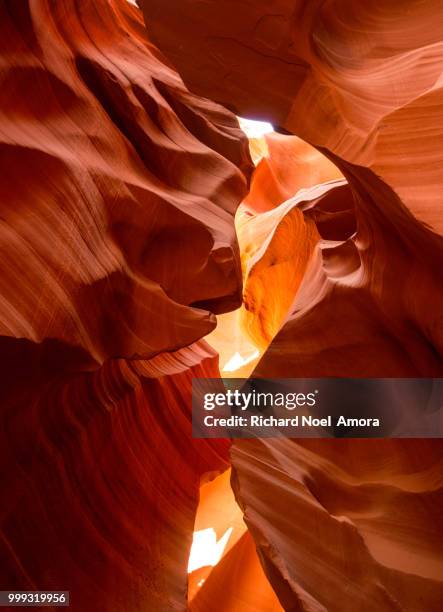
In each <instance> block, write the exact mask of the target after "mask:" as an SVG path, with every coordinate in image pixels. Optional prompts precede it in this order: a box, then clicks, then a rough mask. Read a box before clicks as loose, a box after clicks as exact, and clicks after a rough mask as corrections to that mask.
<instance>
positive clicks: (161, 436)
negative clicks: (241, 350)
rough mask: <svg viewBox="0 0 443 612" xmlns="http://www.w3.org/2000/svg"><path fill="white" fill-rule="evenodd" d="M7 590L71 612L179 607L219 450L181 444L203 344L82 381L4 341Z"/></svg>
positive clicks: (68, 367)
mask: <svg viewBox="0 0 443 612" xmlns="http://www.w3.org/2000/svg"><path fill="white" fill-rule="evenodd" d="M0 350H1V358H2V364H3V371H2V380H1V385H0V399H1V407H2V427H1V429H0V448H1V456H2V489H3V490H4V492H5V495H4V500H3V504H2V509H1V515H0V516H1V532H0V533H1V538H0V567H1V576H0V585H1V588H2V589H3V590H5V589H6V590H20V591H29V590H31V591H33V590H43V591H51V590H64V591H70V593H71V608H72V609H73V610H75V611H78V612H94V611H96V610H97V609H100V610H103V611H109V612H110V611H113V612H114V611H125V612H127V611H128V610H131V612H132V611H140V612H141V611H142V610H146V609H149V610H153V611H158V612H160V611H164V610H185V609H186V593H187V582H186V568H187V563H188V556H189V548H190V545H191V540H192V531H193V524H194V514H195V510H196V505H197V499H198V489H199V485H200V479H201V477H202V476H203V474H205V473H207V472H216V471H220V470H224V469H226V467H227V460H228V454H227V451H228V442H227V441H225V440H219V441H206V440H201V441H197V440H193V439H192V438H191V409H190V405H191V382H192V377H194V376H196V377H207V376H213V377H214V376H217V375H218V367H217V361H218V359H217V355H216V353H215V352H214V351H213V350H212V349H210V347H209V346H208V345H207V344H206V343H205V342H204V341H201V342H200V343H196V344H194V345H192V346H190V347H187V348H184V349H181V350H180V351H178V352H176V353H168V354H162V355H158V356H157V357H154V358H153V359H152V360H149V361H143V360H138V361H136V360H133V361H126V360H111V361H107V362H106V363H105V364H104V365H103V366H102V367H101V368H100V369H99V370H95V371H93V372H78V368H79V366H80V365H81V363H82V358H83V357H84V355H83V353H82V352H81V351H78V350H73V349H72V348H70V347H67V346H66V345H63V344H62V343H60V342H58V341H54V340H47V341H44V342H43V343H41V344H35V343H33V342H30V341H29V340H19V339H12V338H2V340H1V343H0Z"/></svg>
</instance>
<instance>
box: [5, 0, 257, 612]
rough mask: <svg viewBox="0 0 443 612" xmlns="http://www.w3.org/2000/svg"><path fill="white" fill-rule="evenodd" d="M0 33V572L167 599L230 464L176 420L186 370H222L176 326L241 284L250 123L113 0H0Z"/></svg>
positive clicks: (234, 295) (113, 601)
mask: <svg viewBox="0 0 443 612" xmlns="http://www.w3.org/2000/svg"><path fill="white" fill-rule="evenodd" d="M0 31H1V36H0V49H1V69H0V80H1V92H2V93H1V97H0V157H1V162H0V168H1V171H0V196H1V197H0V207H1V227H0V251H1V260H2V275H1V289H0V294H1V302H0V334H1V339H0V341H1V364H2V375H1V379H0V395H1V428H0V454H1V465H2V467H1V475H2V480H1V482H2V492H3V503H2V508H1V511H0V588H1V589H9V590H10V589H18V590H38V589H40V590H51V589H57V590H69V591H70V592H71V609H73V610H75V611H78V612H89V611H90V612H96V611H97V610H103V611H109V612H110V611H112V612H116V611H119V610H121V611H126V612H128V611H130V612H133V611H136V610H140V611H141V610H153V611H164V610H184V609H185V608H186V592H187V577H186V568H187V562H188V556H189V548H190V545H191V540H192V531H193V523H194V514H195V510H196V505H197V500H198V490H199V484H200V478H201V477H202V476H203V475H204V474H206V473H207V472H217V471H220V470H224V469H225V468H226V467H227V465H228V464H227V459H228V457H227V447H228V445H227V442H226V441H212V442H202V443H199V442H198V441H195V440H192V439H191V424H190V394H191V380H192V377H193V376H218V374H219V371H218V357H217V355H216V353H215V352H214V351H213V350H212V349H210V347H209V346H208V345H207V344H205V343H204V342H203V341H201V342H197V343H195V342H194V341H196V340H198V339H199V338H201V337H202V336H204V335H205V334H207V333H208V332H209V331H210V330H211V329H213V328H214V326H215V316H214V313H216V312H223V311H225V310H229V309H232V308H233V307H235V306H236V305H238V304H239V303H240V301H241V269H240V259H239V253H238V246H237V240H236V236H235V230H234V213H235V210H236V207H237V205H238V203H239V202H240V200H241V199H242V197H243V196H244V195H245V193H246V187H247V178H248V174H249V171H250V167H251V166H252V164H251V161H250V158H249V153H248V147H247V140H246V138H245V136H244V134H243V132H241V130H240V129H239V126H238V122H237V120H236V118H235V117H234V116H233V115H232V113H230V112H228V111H226V110H225V109H223V108H222V107H220V106H218V105H217V104H215V103H213V102H210V101H208V100H205V99H202V98H200V97H198V96H195V95H193V94H190V93H189V92H188V91H187V90H186V88H185V87H184V85H183V83H182V81H181V79H180V77H179V76H178V75H177V73H176V72H175V71H174V70H173V69H172V68H171V67H170V66H169V65H168V62H167V61H166V60H165V59H164V58H162V56H161V54H160V53H159V52H158V51H157V49H156V48H155V47H153V46H152V44H151V43H150V42H149V40H148V38H147V36H146V30H145V28H144V24H143V19H142V16H141V13H140V11H139V10H138V9H136V8H135V7H134V6H132V5H130V4H129V3H127V2H126V1H125V0H110V1H106V0H98V1H94V2H92V1H88V0H81V1H76V0H61V1H60V2H59V1H57V2H52V1H50V0H36V1H31V2H29V3H27V2H3V3H1V5H0ZM176 349H179V350H176ZM140 357H143V358H144V359H140ZM123 358H124V359H123Z"/></svg>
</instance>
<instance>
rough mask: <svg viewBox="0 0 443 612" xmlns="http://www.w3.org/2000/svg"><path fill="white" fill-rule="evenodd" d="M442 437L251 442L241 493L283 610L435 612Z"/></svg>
mask: <svg viewBox="0 0 443 612" xmlns="http://www.w3.org/2000/svg"><path fill="white" fill-rule="evenodd" d="M442 447H443V445H442V444H441V441H440V440H358V441H356V440H310V441H303V442H296V441H294V440H288V439H280V440H272V441H271V440H248V441H246V440H243V441H241V442H238V443H236V444H235V445H234V448H233V450H232V453H231V458H232V463H233V466H234V468H235V474H234V482H233V487H234V491H235V493H236V496H237V499H238V500H239V503H240V504H241V506H242V508H243V510H244V515H245V520H246V522H247V524H248V527H249V529H250V531H251V533H252V535H253V536H254V539H255V541H256V544H257V549H258V552H259V555H260V557H261V558H262V561H263V565H264V567H265V570H266V572H267V574H268V577H269V578H270V580H271V582H272V584H273V586H274V588H275V590H276V593H277V595H278V597H279V599H280V602H281V603H282V605H283V606H284V608H285V610H303V611H309V612H320V611H321V612H326V611H327V612H343V611H344V610H346V611H348V610H349V611H351V610H361V611H362V612H363V611H364V612H379V611H380V610H389V611H391V610H405V611H406V610H407V611H408V612H412V611H414V612H418V611H423V612H424V611H425V610H426V611H428V610H432V611H437V610H439V608H440V605H441V594H442V584H441V577H442V570H443V560H442V556H441V549H440V546H439V544H438V542H439V541H440V540H441V519H442V510H441V507H442V506H441V501H442V488H443V482H442V478H441V473H442V467H443V466H442Z"/></svg>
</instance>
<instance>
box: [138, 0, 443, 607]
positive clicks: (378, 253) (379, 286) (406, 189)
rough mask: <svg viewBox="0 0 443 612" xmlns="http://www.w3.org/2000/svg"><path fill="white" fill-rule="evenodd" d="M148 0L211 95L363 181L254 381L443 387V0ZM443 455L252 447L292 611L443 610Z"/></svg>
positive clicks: (160, 27)
mask: <svg viewBox="0 0 443 612" xmlns="http://www.w3.org/2000/svg"><path fill="white" fill-rule="evenodd" d="M144 5H145V7H149V11H150V14H151V18H152V22H151V33H152V36H153V39H154V40H155V41H156V42H157V44H158V45H159V47H160V48H161V49H162V51H164V52H165V53H166V54H167V55H168V57H169V58H170V59H171V61H172V62H173V63H174V65H176V66H177V67H178V69H179V71H180V73H181V74H182V76H183V78H184V80H185V82H186V83H187V85H188V86H189V87H190V88H191V89H192V90H193V91H195V92H197V93H200V94H202V95H206V96H208V97H211V98H213V99H214V100H217V101H219V102H222V103H225V104H226V106H228V107H229V108H232V109H234V110H235V112H237V113H238V114H240V115H242V116H246V117H257V118H261V119H264V120H267V121H270V122H271V123H272V124H273V125H274V126H278V127H279V129H280V128H282V130H281V131H287V132H290V133H292V134H295V135H296V136H298V137H300V138H302V139H303V140H304V141H306V142H307V143H309V144H311V145H313V146H315V147H316V148H317V149H318V150H319V151H320V152H321V153H323V154H324V155H325V156H326V157H328V158H329V159H330V161H331V162H332V163H333V164H335V166H337V168H338V169H339V170H340V172H341V173H342V174H343V176H344V177H345V179H346V181H347V182H348V185H349V188H348V189H349V196H350V200H352V201H353V204H354V205H353V215H352V216H353V217H354V215H355V217H354V227H352V223H350V221H351V218H350V216H349V215H344V216H342V217H341V218H340V217H339V216H336V217H335V222H334V223H333V224H332V225H331V224H330V223H326V225H324V227H323V232H324V233H323V235H322V231H321V229H320V225H321V219H320V217H317V218H316V219H315V224H316V226H317V230H318V232H319V234H320V235H321V239H320V240H319V241H318V243H317V244H316V245H315V247H314V250H313V252H312V256H311V257H310V259H309V262H308V265H307V266H306V270H305V274H304V276H303V278H302V279H301V283H300V284H299V288H298V291H297V293H296V295H295V296H294V301H293V303H292V304H291V306H290V309H289V313H288V317H287V319H286V321H285V323H284V325H283V327H282V328H281V329H280V331H279V332H278V333H277V335H276V336H275V337H274V339H273V341H272V342H271V344H270V346H269V347H268V349H267V350H266V351H265V353H264V355H263V357H262V358H261V360H260V362H259V363H258V366H257V368H256V369H255V371H254V375H256V376H260V377H265V378H279V377H296V376H301V377H324V376H326V377H336V376H349V377H376V376H379V377H441V376H442V374H443V318H442V315H441V313H442V312H443V294H442V291H441V287H442V282H443V276H442V270H443V240H442V238H441V236H440V235H439V234H441V233H442V231H443V211H442V207H441V195H440V194H441V189H442V186H443V173H442V164H441V146H440V144H439V143H440V142H441V140H442V125H443V121H442V118H443V104H442V93H443V92H442V81H441V70H442V56H443V47H442V43H441V28H439V27H438V26H437V23H440V22H441V6H440V5H439V4H438V3H436V2H432V1H431V2H424V3H423V2H417V1H415V0H408V1H407V2H403V3H401V4H400V3H395V2H393V3H392V2H391V3H383V2H377V1H376V2H371V3H366V4H365V5H364V6H363V5H361V4H357V3H352V2H347V1H346V0H345V1H343V2H341V1H338V0H335V1H334V0H333V1H331V2H326V3H324V2H320V1H314V2H309V3H299V2H295V1H294V0H283V1H282V2H277V1H275V2H267V3H264V2H252V1H248V0H245V1H244V2H240V3H236V5H235V8H234V5H233V3H231V2H216V1H215V0H208V2H205V3H199V4H198V10H196V3H195V2H192V0H183V1H178V0H176V1H173V2H171V3H169V4H168V7H167V8H166V6H165V5H164V4H163V3H161V2H160V1H159V0H144ZM145 10H146V9H145ZM234 12H235V15H236V18H235V19H232V14H233V13H234ZM178 49H180V51H178ZM260 163H261V162H260ZM260 206H261V209H263V208H264V206H263V205H262V204H261V205H260ZM280 206H281V205H280ZM276 210H278V208H277V209H276ZM314 210H315V207H314ZM272 212H274V211H272ZM265 214H267V213H265ZM277 214H278V213H277ZM323 221H328V219H327V215H326V216H325V215H323ZM329 221H330V219H329ZM293 249H294V245H290V246H289V245H288V248H287V250H286V251H285V250H284V249H283V253H282V255H281V257H282V258H284V259H286V260H289V259H290V258H291V256H294V252H293ZM271 263H272V262H269V264H268V267H269V268H270V267H271ZM266 273H267V274H269V275H271V274H272V271H271V270H267V272H266ZM262 294H263V290H262V288H259V289H257V295H258V296H260V295H262ZM266 298H267V299H269V300H270V301H272V296H271V297H270V298H268V296H266ZM262 327H263V326H262ZM441 452H442V448H441V444H440V442H439V441H432V440H423V441H414V440H386V441H384V440H374V441H372V440H368V441H365V440H349V441H340V440H332V441H330V440H320V441H318V442H315V443H314V442H312V443H311V442H310V443H303V444H301V443H297V442H296V441H291V440H261V441H241V442H240V441H237V442H235V443H234V445H233V448H232V451H231V456H232V462H233V466H234V470H235V480H234V490H235V492H236V496H237V499H238V502H239V503H240V505H241V506H242V508H243V510H244V514H245V520H246V521H247V523H248V526H249V528H250V531H251V533H252V535H253V537H254V539H255V541H256V544H257V546H258V550H259V555H260V558H261V560H262V564H263V567H264V569H265V571H266V573H267V575H268V578H269V580H270V581H271V583H272V585H273V586H274V588H275V589H276V592H277V594H278V596H279V599H280V601H281V603H282V605H283V606H284V607H285V609H288V610H300V611H302V610H303V611H309V612H320V611H326V610H327V611H328V612H329V611H331V612H335V611H337V612H355V611H356V610H361V611H362V612H363V611H364V612H372V611H374V612H375V611H377V612H379V611H381V610H383V611H385V610H386V611H388V610H389V611H391V610H405V611H408V612H418V611H420V612H421V611H422V610H429V611H432V612H434V611H435V612H436V611H437V610H439V609H440V607H441V601H442V597H443V588H442V587H443V585H442V581H441V576H442V561H441V560H442V555H441V545H440V542H441V538H442V533H441V510H440V508H441V505H442V481H441V475H440V474H441Z"/></svg>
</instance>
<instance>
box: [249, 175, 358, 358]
mask: <svg viewBox="0 0 443 612" xmlns="http://www.w3.org/2000/svg"><path fill="white" fill-rule="evenodd" d="M353 207H354V203H353V199H352V193H351V191H350V189H349V187H348V185H347V184H346V182H345V181H344V180H341V181H331V182H330V183H324V184H322V185H317V186H315V187H312V188H311V189H306V190H301V191H300V192H299V193H298V194H297V195H296V196H294V197H293V198H291V199H289V200H287V201H286V202H284V203H282V204H280V205H279V206H278V207H276V208H274V209H272V210H270V211H267V212H264V213H260V214H250V213H248V211H247V209H245V208H244V207H242V208H241V209H240V210H239V212H238V216H237V231H238V236H239V243H240V249H241V254H242V266H243V273H244V277H245V281H244V290H243V308H242V310H241V313H242V319H241V325H242V327H243V329H245V330H246V331H247V333H248V334H249V335H250V337H251V339H252V340H253V342H254V343H255V344H256V346H258V347H259V348H261V349H263V350H264V349H266V348H267V346H268V345H269V343H270V342H271V341H272V340H273V338H274V336H275V335H276V334H277V332H278V331H279V329H280V327H281V325H282V323H283V321H284V320H285V319H286V317H287V314H288V312H289V311H290V307H291V305H292V303H293V301H294V298H295V296H296V294H297V292H298V289H299V287H300V284H301V282H302V279H303V278H304V275H305V272H306V269H307V267H308V265H309V264H310V261H311V258H312V257H313V254H314V250H315V248H316V246H317V245H318V244H319V241H320V240H321V238H322V237H326V236H327V237H329V238H337V237H342V236H343V233H344V232H348V233H349V234H352V233H353V231H354V230H355V218H354V212H353Z"/></svg>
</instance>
